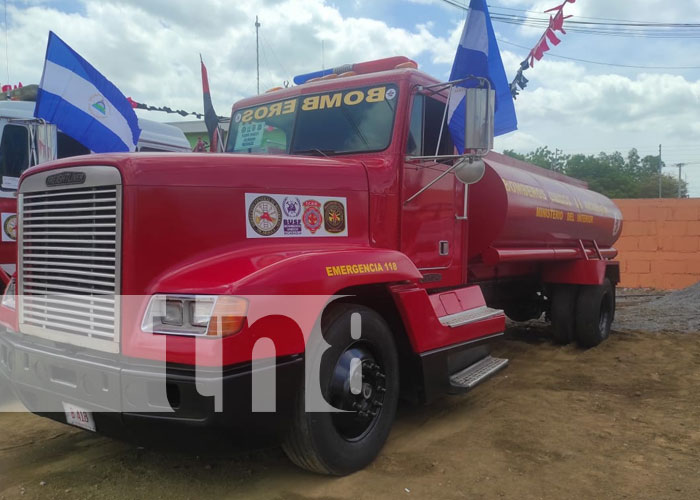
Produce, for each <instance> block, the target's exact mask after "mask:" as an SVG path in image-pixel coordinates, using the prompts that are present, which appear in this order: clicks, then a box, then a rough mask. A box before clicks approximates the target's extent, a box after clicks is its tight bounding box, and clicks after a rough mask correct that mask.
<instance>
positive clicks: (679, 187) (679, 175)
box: [676, 163, 685, 198]
mask: <svg viewBox="0 0 700 500" xmlns="http://www.w3.org/2000/svg"><path fill="white" fill-rule="evenodd" d="M676 166H677V167H678V198H680V197H681V171H682V170H683V167H684V166H685V163H676Z"/></svg>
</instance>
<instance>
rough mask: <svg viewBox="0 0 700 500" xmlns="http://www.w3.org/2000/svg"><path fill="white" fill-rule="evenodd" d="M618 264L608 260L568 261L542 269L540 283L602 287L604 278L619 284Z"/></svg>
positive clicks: (550, 264)
mask: <svg viewBox="0 0 700 500" xmlns="http://www.w3.org/2000/svg"><path fill="white" fill-rule="evenodd" d="M619 266H620V263H619V262H617V261H610V260H568V261H561V262H552V263H547V265H546V266H543V267H542V281H544V282H545V283H562V284H570V285H602V284H603V280H604V279H605V277H606V276H608V275H610V277H611V280H612V281H613V282H615V283H617V282H619V281H620V279H619V276H620V267H619Z"/></svg>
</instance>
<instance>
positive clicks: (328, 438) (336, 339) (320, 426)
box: [282, 304, 399, 475]
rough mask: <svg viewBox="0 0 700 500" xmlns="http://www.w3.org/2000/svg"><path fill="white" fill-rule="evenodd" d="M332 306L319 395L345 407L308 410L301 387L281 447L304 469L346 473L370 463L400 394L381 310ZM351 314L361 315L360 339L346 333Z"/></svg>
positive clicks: (394, 358)
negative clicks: (327, 409) (332, 409)
mask: <svg viewBox="0 0 700 500" xmlns="http://www.w3.org/2000/svg"><path fill="white" fill-rule="evenodd" d="M332 307H333V309H332V310H331V311H329V312H328V314H327V315H326V317H327V318H329V319H328V320H327V321H325V322H324V325H323V328H322V329H323V336H324V339H325V340H326V342H327V343H328V344H330V346H331V347H330V348H329V349H328V350H326V351H325V352H324V354H323V358H322V360H321V373H320V381H321V393H322V394H323V396H324V398H325V399H326V401H327V402H328V403H329V404H331V405H332V406H334V407H335V408H337V409H340V410H344V411H343V412H308V413H307V412H306V408H305V399H306V398H305V390H306V388H304V387H302V389H301V390H300V391H298V396H297V401H296V408H295V414H294V420H293V422H292V424H291V427H290V429H289V432H288V434H287V436H286V438H285V441H284V443H283V445H282V447H283V449H284V451H285V453H286V454H287V456H288V457H289V458H290V459H291V460H292V462H294V463H295V464H296V465H298V466H300V467H303V468H304V469H307V470H310V471H312V472H317V473H321V474H334V475H344V474H349V473H351V472H355V471H357V470H359V469H362V468H363V467H365V466H367V465H368V464H369V463H371V462H372V461H373V460H374V459H375V458H376V456H377V454H378V453H379V451H380V450H381V448H382V446H383V445H384V442H385V441H386V439H387V437H388V436H389V431H390V430H391V425H392V423H393V421H394V416H395V414H396V405H397V402H398V396H399V362H398V356H397V354H396V347H395V345H394V339H393V337H392V333H391V331H390V330H389V327H388V326H387V324H386V323H385V322H384V320H383V319H382V317H381V316H380V315H379V314H377V313H376V312H374V311H372V310H371V309H369V308H367V307H363V306H357V305H353V304H340V305H337V306H332ZM353 314H359V315H360V318H361V329H360V335H359V337H358V338H353V336H352V335H351V331H350V323H351V318H352V316H353ZM307 362H308V360H307ZM360 368H361V371H360Z"/></svg>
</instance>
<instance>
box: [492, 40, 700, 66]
mask: <svg viewBox="0 0 700 500" xmlns="http://www.w3.org/2000/svg"><path fill="white" fill-rule="evenodd" d="M497 40H498V41H499V42H500V43H505V44H506V45H512V46H513V47H518V48H520V49H525V50H530V47H526V46H524V45H519V44H517V43H513V42H507V41H506V40H501V39H500V38H499V39H497ZM547 56H548V57H558V58H559V59H568V60H570V61H577V62H583V63H588V64H599V65H601V66H615V67H617V68H633V69H700V66H637V65H634V64H617V63H608V62H602V61H591V60H590V59H579V58H576V57H567V56H559V55H556V54H551V53H549V54H547Z"/></svg>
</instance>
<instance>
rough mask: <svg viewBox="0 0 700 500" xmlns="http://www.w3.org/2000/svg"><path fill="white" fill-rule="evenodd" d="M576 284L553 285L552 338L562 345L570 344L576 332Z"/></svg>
mask: <svg viewBox="0 0 700 500" xmlns="http://www.w3.org/2000/svg"><path fill="white" fill-rule="evenodd" d="M578 290H579V287H578V286H576V285H555V286H553V287H552V292H551V294H552V297H551V300H552V307H551V311H550V316H551V318H552V338H553V339H554V342H556V343H557V344H561V345H566V344H570V343H571V342H572V341H573V340H574V336H575V333H576V297H577V295H578Z"/></svg>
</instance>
